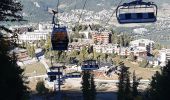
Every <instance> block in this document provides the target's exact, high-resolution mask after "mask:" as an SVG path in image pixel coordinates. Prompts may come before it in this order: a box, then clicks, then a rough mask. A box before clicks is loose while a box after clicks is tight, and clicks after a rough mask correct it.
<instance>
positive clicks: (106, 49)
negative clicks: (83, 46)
mask: <svg viewBox="0 0 170 100" xmlns="http://www.w3.org/2000/svg"><path fill="white" fill-rule="evenodd" d="M93 48H94V50H95V51H96V52H97V53H114V50H115V48H117V45H112V44H102V45H94V46H93Z"/></svg>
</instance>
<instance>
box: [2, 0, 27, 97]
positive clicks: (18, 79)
mask: <svg viewBox="0 0 170 100" xmlns="http://www.w3.org/2000/svg"><path fill="white" fill-rule="evenodd" d="M0 5H1V6H0V21H9V22H12V21H21V20H22V16H21V15H20V14H19V12H20V11H21V10H22V5H21V4H20V2H18V1H16V0H1V1H0ZM2 30H4V31H7V32H12V31H10V30H9V29H8V28H6V27H4V26H3V25H0V31H1V32H2ZM11 47H13V44H12V43H11V42H10V41H7V40H4V39H3V36H1V37H0V66H1V70H0V79H1V81H0V89H1V91H2V92H1V94H0V100H25V99H26V98H25V96H26V94H27V93H28V92H27V87H26V86H25V80H24V76H23V70H22V69H21V68H20V67H19V66H18V65H17V63H16V62H17V59H16V57H15V56H14V55H11V56H9V51H10V50H11Z"/></svg>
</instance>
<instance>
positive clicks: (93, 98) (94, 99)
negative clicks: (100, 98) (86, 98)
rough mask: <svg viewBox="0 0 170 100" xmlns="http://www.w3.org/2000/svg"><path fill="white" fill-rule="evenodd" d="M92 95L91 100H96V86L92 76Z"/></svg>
mask: <svg viewBox="0 0 170 100" xmlns="http://www.w3.org/2000/svg"><path fill="white" fill-rule="evenodd" d="M90 94H91V98H90V100H96V85H95V82H94V75H92V74H91V77H90Z"/></svg>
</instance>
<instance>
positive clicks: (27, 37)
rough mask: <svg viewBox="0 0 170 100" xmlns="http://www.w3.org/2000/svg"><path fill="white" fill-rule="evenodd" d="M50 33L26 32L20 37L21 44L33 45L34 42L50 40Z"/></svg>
mask: <svg viewBox="0 0 170 100" xmlns="http://www.w3.org/2000/svg"><path fill="white" fill-rule="evenodd" d="M48 35H49V32H45V31H34V32H25V33H23V34H21V35H19V36H18V40H19V43H23V42H29V43H33V42H34V41H39V40H42V39H43V40H46V39H47V38H48Z"/></svg>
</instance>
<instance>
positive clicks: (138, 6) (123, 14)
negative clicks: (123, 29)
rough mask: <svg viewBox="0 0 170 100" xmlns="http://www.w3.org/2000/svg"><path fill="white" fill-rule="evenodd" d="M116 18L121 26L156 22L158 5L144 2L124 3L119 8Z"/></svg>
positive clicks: (140, 0)
mask: <svg viewBox="0 0 170 100" xmlns="http://www.w3.org/2000/svg"><path fill="white" fill-rule="evenodd" d="M116 17H117V20H118V22H119V23H120V24H126V23H151V22H156V21H157V5H156V4H154V3H153V2H142V0H139V1H133V2H130V3H124V4H123V5H119V6H118V7H117V10H116Z"/></svg>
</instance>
